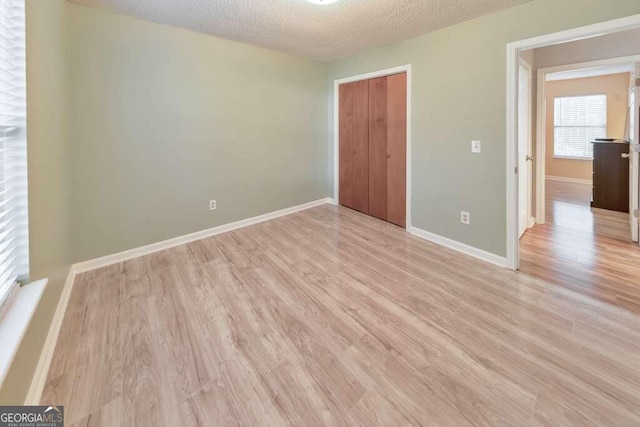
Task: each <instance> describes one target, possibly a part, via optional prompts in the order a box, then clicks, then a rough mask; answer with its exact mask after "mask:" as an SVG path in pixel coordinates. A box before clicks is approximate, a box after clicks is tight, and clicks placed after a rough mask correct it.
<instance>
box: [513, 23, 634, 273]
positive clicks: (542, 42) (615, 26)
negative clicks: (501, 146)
mask: <svg viewBox="0 0 640 427" xmlns="http://www.w3.org/2000/svg"><path fill="white" fill-rule="evenodd" d="M637 28H640V15H633V16H628V17H625V18H621V19H615V20H612V21H607V22H601V23H598V24H594V25H588V26H585V27H580V28H574V29H571V30H566V31H561V32H558V33H553V34H547V35H543V36H539V37H534V38H530V39H526V40H520V41H516V42H512V43H508V44H507V141H506V142H507V162H506V166H507V168H506V178H507V195H506V196H507V267H508V268H510V269H512V270H517V269H518V263H519V253H518V175H517V173H516V167H517V166H518V122H517V108H518V60H519V52H520V50H525V49H535V48H539V47H544V46H549V45H554V44H559V43H566V42H570V41H575V40H580V39H585V38H591V37H597V36H601V35H604V34H609V33H614V32H618V31H625V30H633V29H637ZM539 159H540V157H538V160H539ZM538 178H539V177H538Z"/></svg>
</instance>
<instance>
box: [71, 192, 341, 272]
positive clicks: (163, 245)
mask: <svg viewBox="0 0 640 427" xmlns="http://www.w3.org/2000/svg"><path fill="white" fill-rule="evenodd" d="M327 203H333V199H331V198H329V197H327V198H325V199H319V200H314V201H313V202H309V203H304V204H301V205H297V206H292V207H290V208H285V209H281V210H279V211H275V212H269V213H266V214H263V215H258V216H254V217H252V218H247V219H243V220H240V221H235V222H231V223H228V224H223V225H219V226H217V227H213V228H209V229H207V230H202V231H196V232H195V233H191V234H186V235H184V236H179V237H174V238H172V239H168V240H164V241H162V242H157V243H152V244H150V245H146V246H141V247H139V248H134V249H129V250H126V251H123V252H118V253H115V254H111V255H106V256H103V257H100V258H95V259H92V260H88V261H83V262H79V263H77V264H74V267H75V272H76V274H78V273H83V272H85V271H91V270H95V269H96V268H102V267H106V266H109V265H112V264H116V263H119V262H122V261H127V260H129V259H132V258H137V257H139V256H143V255H149V254H152V253H154V252H158V251H162V250H164V249H169V248H172V247H174V246H179V245H184V244H185V243H189V242H193V241H195V240H200V239H204V238H207V237H211V236H215V235H216V234H221V233H227V232H229V231H233V230H237V229H239V228H243V227H248V226H250V225H254V224H258V223H261V222H264V221H268V220H271V219H274V218H279V217H281V216H285V215H291V214H292V213H296V212H300V211H303V210H306V209H311V208H314V207H316V206H320V205H324V204H327Z"/></svg>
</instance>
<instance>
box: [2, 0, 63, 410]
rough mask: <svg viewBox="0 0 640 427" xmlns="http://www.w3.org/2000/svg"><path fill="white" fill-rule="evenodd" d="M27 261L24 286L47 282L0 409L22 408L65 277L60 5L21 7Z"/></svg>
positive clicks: (52, 1) (58, 0) (35, 2)
mask: <svg viewBox="0 0 640 427" xmlns="http://www.w3.org/2000/svg"><path fill="white" fill-rule="evenodd" d="M26 5H27V10H26V36H27V128H28V144H27V145H28V162H29V164H28V167H29V239H30V242H29V243H30V244H29V246H30V248H29V251H30V253H29V262H30V274H31V279H32V280H37V279H41V278H43V277H48V278H49V285H48V286H47V288H46V290H45V293H44V296H43V298H42V300H41V302H40V305H39V306H38V309H37V311H36V313H35V315H34V317H33V320H32V321H31V324H30V325H29V328H28V330H27V333H26V335H25V338H24V340H23V341H22V345H21V346H20V349H19V350H18V353H17V355H16V358H15V361H14V362H13V365H12V366H11V370H10V371H9V374H8V376H7V378H6V380H5V383H4V385H3V386H2V389H1V390H0V404H3V405H7V404H22V403H23V402H24V398H25V397H26V394H27V390H28V389H29V385H30V383H31V378H32V376H33V373H34V371H35V368H36V365H37V363H38V359H39V357H40V352H41V350H42V346H43V344H44V341H45V339H46V336H47V333H48V332H49V325H50V324H51V320H52V318H53V313H54V312H55V309H56V306H57V304H58V300H59V299H60V294H61V292H62V287H63V284H64V281H65V279H66V276H67V274H68V272H69V265H70V263H71V249H70V238H69V235H70V234H69V231H70V230H69V225H70V218H71V204H70V202H71V181H70V179H71V175H70V162H69V159H70V151H69V148H70V147H69V127H68V124H69V121H68V111H69V110H68V93H69V79H68V77H69V74H68V60H67V59H68V55H67V53H68V51H67V45H68V39H67V30H66V26H67V4H66V1H65V0H46V1H43V0H29V1H27V3H26Z"/></svg>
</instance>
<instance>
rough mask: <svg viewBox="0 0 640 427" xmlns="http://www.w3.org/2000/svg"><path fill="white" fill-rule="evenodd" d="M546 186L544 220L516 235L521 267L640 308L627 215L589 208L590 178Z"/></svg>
mask: <svg viewBox="0 0 640 427" xmlns="http://www.w3.org/2000/svg"><path fill="white" fill-rule="evenodd" d="M546 187H547V188H546V190H547V191H546V192H547V194H546V223H545V224H544V225H539V224H536V225H535V226H534V227H533V228H531V229H529V230H527V231H526V232H525V234H524V236H522V239H520V271H521V272H523V273H527V274H530V275H533V276H536V277H539V278H541V279H544V280H547V281H549V282H552V283H555V284H558V285H561V286H564V287H566V288H569V289H573V290H574V291H577V292H580V293H583V294H585V295H589V296H592V297H594V298H598V299H600V300H603V301H606V302H609V303H611V304H615V305H618V306H620V307H624V308H626V309H628V310H631V311H634V312H636V313H640V246H638V244H637V243H633V242H632V241H631V230H630V226H629V215H628V214H625V213H622V212H614V211H608V210H604V209H593V208H591V207H590V200H591V188H590V186H589V185H588V184H576V183H568V182H559V181H552V180H547V183H546Z"/></svg>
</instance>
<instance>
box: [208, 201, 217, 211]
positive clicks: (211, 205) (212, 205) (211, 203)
mask: <svg viewBox="0 0 640 427" xmlns="http://www.w3.org/2000/svg"><path fill="white" fill-rule="evenodd" d="M217 208H218V206H217V204H216V201H215V200H209V210H210V211H215V210H216V209H217Z"/></svg>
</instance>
